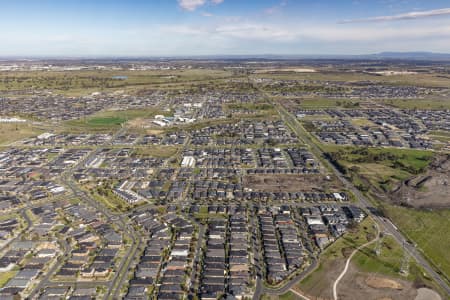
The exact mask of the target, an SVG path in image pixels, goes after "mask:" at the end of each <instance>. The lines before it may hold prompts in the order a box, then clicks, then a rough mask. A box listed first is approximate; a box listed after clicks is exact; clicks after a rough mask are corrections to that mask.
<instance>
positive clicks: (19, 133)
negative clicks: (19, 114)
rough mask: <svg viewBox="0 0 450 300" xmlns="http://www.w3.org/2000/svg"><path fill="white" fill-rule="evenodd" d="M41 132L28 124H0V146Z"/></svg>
mask: <svg viewBox="0 0 450 300" xmlns="http://www.w3.org/2000/svg"><path fill="white" fill-rule="evenodd" d="M42 132H43V130H41V129H38V128H35V127H33V126H32V125H30V124H6V123H0V146H1V145H7V144H10V143H13V142H16V141H20V140H22V139H25V138H29V137H33V136H36V135H39V134H41V133H42Z"/></svg>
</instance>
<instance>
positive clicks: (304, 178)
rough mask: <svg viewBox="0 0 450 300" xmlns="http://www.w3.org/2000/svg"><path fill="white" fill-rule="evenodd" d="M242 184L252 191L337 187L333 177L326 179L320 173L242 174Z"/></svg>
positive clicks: (314, 189)
mask: <svg viewBox="0 0 450 300" xmlns="http://www.w3.org/2000/svg"><path fill="white" fill-rule="evenodd" d="M242 181H243V186H244V187H245V188H249V189H252V190H253V191H263V192H295V191H298V190H299V189H300V190H302V191H306V192H310V191H330V190H335V189H339V185H338V183H337V182H336V180H334V179H330V180H327V179H326V177H325V176H324V175H322V174H318V175H311V174H308V175H301V174H292V175H291V174H273V175H272V174H268V175H266V174H264V175H263V174H258V175H247V176H244V177H243V179H242Z"/></svg>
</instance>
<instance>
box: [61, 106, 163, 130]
mask: <svg viewBox="0 0 450 300" xmlns="http://www.w3.org/2000/svg"><path fill="white" fill-rule="evenodd" d="M160 113H162V112H161V111H160V110H159V109H158V108H146V109H142V110H137V109H131V110H108V111H103V112H99V113H96V114H94V115H92V116H89V117H86V118H85V119H84V118H83V119H78V120H71V121H68V122H66V123H65V126H64V127H63V131H64V130H65V131H69V132H81V131H88V132H89V131H93V132H110V131H113V130H117V129H119V128H120V127H121V126H124V125H125V123H126V122H128V121H130V120H136V119H139V118H151V117H153V116H155V115H157V114H160Z"/></svg>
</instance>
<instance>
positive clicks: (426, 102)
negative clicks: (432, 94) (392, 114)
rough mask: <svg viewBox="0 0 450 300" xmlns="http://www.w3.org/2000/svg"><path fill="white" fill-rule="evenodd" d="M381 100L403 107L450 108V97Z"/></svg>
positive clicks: (390, 104)
mask: <svg viewBox="0 0 450 300" xmlns="http://www.w3.org/2000/svg"><path fill="white" fill-rule="evenodd" d="M380 101H381V102H382V103H384V104H387V105H389V106H393V107H398V108H402V109H450V99H395V100H380Z"/></svg>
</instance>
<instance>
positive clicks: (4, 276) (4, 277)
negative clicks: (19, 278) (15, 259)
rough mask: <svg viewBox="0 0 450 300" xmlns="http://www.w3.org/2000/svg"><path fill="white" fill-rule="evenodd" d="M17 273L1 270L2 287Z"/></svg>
mask: <svg viewBox="0 0 450 300" xmlns="http://www.w3.org/2000/svg"><path fill="white" fill-rule="evenodd" d="M16 274H17V271H10V272H0V288H2V287H3V286H5V284H7V283H8V281H9V280H10V279H12V278H14V276H16Z"/></svg>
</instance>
